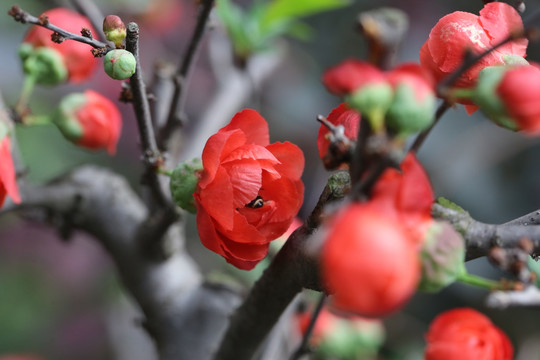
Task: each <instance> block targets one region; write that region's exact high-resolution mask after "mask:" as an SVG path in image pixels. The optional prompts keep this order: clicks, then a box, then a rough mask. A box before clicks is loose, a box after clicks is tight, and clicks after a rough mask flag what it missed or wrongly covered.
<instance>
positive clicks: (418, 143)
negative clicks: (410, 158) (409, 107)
mask: <svg viewBox="0 0 540 360" xmlns="http://www.w3.org/2000/svg"><path fill="white" fill-rule="evenodd" d="M450 107H451V105H450V103H449V102H447V101H443V103H442V104H441V105H439V107H438V108H437V111H436V112H435V119H434V120H433V123H432V124H431V126H430V127H429V128H427V129H426V130H424V131H422V132H421V133H420V134H418V136H417V137H416V139H415V140H414V143H413V144H412V145H411V148H410V149H409V151H412V152H415V153H418V150H419V149H420V147H421V146H422V145H423V144H424V141H426V138H427V137H428V135H429V134H430V133H431V130H433V128H434V127H435V125H437V123H438V122H439V120H440V119H441V118H442V116H443V115H444V113H445V112H446V110H448V109H450Z"/></svg>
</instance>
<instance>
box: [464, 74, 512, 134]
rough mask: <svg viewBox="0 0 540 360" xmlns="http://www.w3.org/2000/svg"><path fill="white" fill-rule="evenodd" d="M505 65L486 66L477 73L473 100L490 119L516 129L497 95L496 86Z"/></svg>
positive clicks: (501, 76)
mask: <svg viewBox="0 0 540 360" xmlns="http://www.w3.org/2000/svg"><path fill="white" fill-rule="evenodd" d="M506 70H508V67H507V66H488V67H485V68H484V69H482V71H480V73H479V74H478V83H477V85H476V88H475V92H474V95H473V101H474V103H475V104H476V105H478V106H480V109H481V110H482V112H483V113H484V114H486V115H487V117H489V118H490V119H492V120H493V121H495V122H496V123H497V124H499V125H500V126H503V127H505V128H507V129H510V130H514V131H515V130H517V126H516V124H515V122H514V121H512V120H511V119H510V118H509V117H508V116H507V112H506V107H505V106H504V103H503V102H502V101H501V100H500V98H499V96H498V95H497V93H496V91H497V86H498V85H499V83H500V82H501V80H502V78H503V76H504V74H505V72H506Z"/></svg>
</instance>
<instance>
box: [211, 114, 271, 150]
mask: <svg viewBox="0 0 540 360" xmlns="http://www.w3.org/2000/svg"><path fill="white" fill-rule="evenodd" d="M236 129H239V130H242V131H243V132H244V134H245V135H246V139H247V141H246V143H248V144H256V145H261V146H266V145H268V143H270V135H269V134H268V124H267V123H266V120H264V118H263V117H262V116H261V115H260V114H259V113H258V112H257V111H255V110H253V109H244V110H242V111H240V112H239V113H236V115H234V117H233V118H232V120H231V122H230V123H229V124H228V125H227V126H225V127H223V128H222V129H221V130H220V131H230V130H236Z"/></svg>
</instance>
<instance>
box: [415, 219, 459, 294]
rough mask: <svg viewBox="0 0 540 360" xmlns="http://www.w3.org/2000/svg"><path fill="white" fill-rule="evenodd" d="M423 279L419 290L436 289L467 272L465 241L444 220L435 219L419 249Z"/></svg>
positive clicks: (445, 285) (428, 290)
mask: <svg viewBox="0 0 540 360" xmlns="http://www.w3.org/2000/svg"><path fill="white" fill-rule="evenodd" d="M420 259H421V262H422V279H421V280H420V284H419V285H418V289H419V290H421V291H426V292H437V291H439V290H442V289H443V288H445V287H447V286H448V285H450V284H452V283H453V282H454V281H456V279H457V278H458V276H459V275H460V274H462V273H464V272H465V242H464V240H463V238H462V237H461V235H460V234H459V233H458V232H457V231H456V230H455V229H454V228H453V227H452V225H450V224H449V223H448V222H445V221H435V222H434V223H433V224H432V225H431V227H430V228H429V229H428V231H427V234H426V239H425V240H424V243H423V245H422V250H421V252H420Z"/></svg>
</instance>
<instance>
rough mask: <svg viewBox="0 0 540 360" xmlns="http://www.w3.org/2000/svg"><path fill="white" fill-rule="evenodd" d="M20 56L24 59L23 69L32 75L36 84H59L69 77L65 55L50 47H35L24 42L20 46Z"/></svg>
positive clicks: (28, 74)
mask: <svg viewBox="0 0 540 360" xmlns="http://www.w3.org/2000/svg"><path fill="white" fill-rule="evenodd" d="M19 56H20V57H21V60H22V61H23V71H24V73H25V74H26V75H27V76H32V77H33V78H34V81H35V82H36V84H41V85H58V84H61V83H63V82H65V81H66V80H67V78H68V71H67V67H66V64H65V63H64V58H63V56H62V55H61V54H60V53H59V52H58V51H57V50H55V49H52V48H50V47H38V48H34V47H33V46H32V45H30V44H23V45H21V47H20V48H19Z"/></svg>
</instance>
